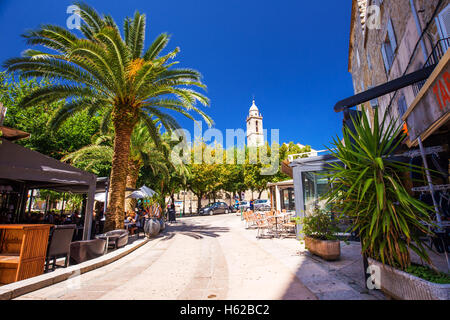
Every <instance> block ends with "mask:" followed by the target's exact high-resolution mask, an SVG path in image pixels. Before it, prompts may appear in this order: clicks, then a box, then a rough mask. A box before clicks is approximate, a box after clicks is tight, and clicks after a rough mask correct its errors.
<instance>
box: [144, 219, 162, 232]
mask: <svg viewBox="0 0 450 320" xmlns="http://www.w3.org/2000/svg"><path fill="white" fill-rule="evenodd" d="M160 229H161V224H160V223H159V221H158V220H157V219H155V218H152V219H148V220H147V221H146V222H145V226H144V231H145V233H146V234H147V235H148V236H149V237H156V236H157V235H158V233H159V230H160Z"/></svg>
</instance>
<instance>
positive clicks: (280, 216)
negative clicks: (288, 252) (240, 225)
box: [259, 212, 292, 238]
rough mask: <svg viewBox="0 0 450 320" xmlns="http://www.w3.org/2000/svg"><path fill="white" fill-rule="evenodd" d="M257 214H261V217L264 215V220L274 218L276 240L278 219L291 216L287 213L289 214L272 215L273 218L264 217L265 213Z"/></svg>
mask: <svg viewBox="0 0 450 320" xmlns="http://www.w3.org/2000/svg"><path fill="white" fill-rule="evenodd" d="M259 213H261V214H262V215H264V217H265V218H266V219H269V218H275V236H276V237H277V238H278V237H279V234H278V219H279V218H285V217H286V216H291V215H292V214H291V213H289V212H285V213H281V214H276V215H273V216H266V213H265V212H259Z"/></svg>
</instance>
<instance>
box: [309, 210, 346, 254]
mask: <svg viewBox="0 0 450 320" xmlns="http://www.w3.org/2000/svg"><path fill="white" fill-rule="evenodd" d="M300 222H301V223H302V233H303V235H304V237H303V238H304V241H305V247H306V249H308V250H309V251H310V252H311V253H312V254H315V255H318V256H319V257H321V258H322V259H325V260H336V259H339V257H340V255H341V246H340V242H339V239H338V238H337V233H338V232H339V229H338V226H337V219H335V218H334V217H333V216H332V214H331V213H330V212H328V211H326V210H322V209H319V208H315V209H314V212H313V213H312V214H311V215H308V216H306V217H303V218H300Z"/></svg>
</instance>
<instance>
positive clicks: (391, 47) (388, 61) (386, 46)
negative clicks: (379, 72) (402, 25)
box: [381, 19, 397, 73]
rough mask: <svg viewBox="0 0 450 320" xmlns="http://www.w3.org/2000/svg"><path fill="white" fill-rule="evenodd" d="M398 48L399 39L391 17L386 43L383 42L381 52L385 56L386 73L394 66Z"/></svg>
mask: <svg viewBox="0 0 450 320" xmlns="http://www.w3.org/2000/svg"><path fill="white" fill-rule="evenodd" d="M396 49H397V40H396V38H395V32H394V27H393V25H392V20H390V19H389V21H388V24H387V33H386V38H385V41H384V43H382V44H381V54H382V56H383V61H384V67H385V68H386V73H389V71H390V70H391V68H392V64H393V63H394V56H395V50H396Z"/></svg>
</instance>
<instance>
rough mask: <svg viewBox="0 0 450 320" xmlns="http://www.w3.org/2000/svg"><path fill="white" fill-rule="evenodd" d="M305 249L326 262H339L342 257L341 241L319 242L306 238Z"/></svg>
mask: <svg viewBox="0 0 450 320" xmlns="http://www.w3.org/2000/svg"><path fill="white" fill-rule="evenodd" d="M305 247H306V249H308V250H309V252H311V253H312V254H315V255H318V256H319V257H321V258H322V259H325V260H337V259H339V257H340V255H341V243H340V242H339V240H318V239H314V238H310V237H305Z"/></svg>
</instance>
